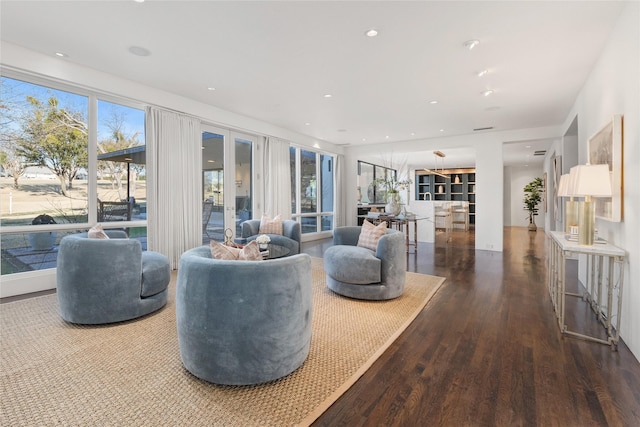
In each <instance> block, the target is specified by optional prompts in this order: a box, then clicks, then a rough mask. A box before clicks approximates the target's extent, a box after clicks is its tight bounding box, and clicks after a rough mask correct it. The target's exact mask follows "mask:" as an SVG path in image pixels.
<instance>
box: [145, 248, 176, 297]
mask: <svg viewBox="0 0 640 427" xmlns="http://www.w3.org/2000/svg"><path fill="white" fill-rule="evenodd" d="M170 280H171V268H170V267H169V259H168V258H167V257H166V256H164V255H162V254H161V253H158V252H153V251H146V252H143V253H142V288H141V291H140V296H142V297H150V296H153V295H156V294H159V293H161V292H162V291H164V290H165V289H167V286H169V281H170Z"/></svg>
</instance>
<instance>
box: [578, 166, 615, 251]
mask: <svg viewBox="0 0 640 427" xmlns="http://www.w3.org/2000/svg"><path fill="white" fill-rule="evenodd" d="M571 176H573V179H570V181H571V182H570V185H571V184H573V190H572V195H573V196H574V197H584V203H583V205H582V209H580V212H579V213H578V227H579V231H578V244H580V245H585V246H591V245H593V241H594V231H595V226H596V214H595V205H594V203H593V201H592V200H591V199H592V198H593V197H611V194H612V193H611V175H610V173H609V166H608V165H590V164H586V165H578V166H574V167H572V168H571V172H570V177H571Z"/></svg>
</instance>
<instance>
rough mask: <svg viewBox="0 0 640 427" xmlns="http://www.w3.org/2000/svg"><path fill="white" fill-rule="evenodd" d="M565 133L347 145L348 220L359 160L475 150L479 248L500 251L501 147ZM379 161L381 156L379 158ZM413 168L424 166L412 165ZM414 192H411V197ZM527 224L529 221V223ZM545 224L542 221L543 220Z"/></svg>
mask: <svg viewBox="0 0 640 427" xmlns="http://www.w3.org/2000/svg"><path fill="white" fill-rule="evenodd" d="M562 134H563V132H562V129H561V128H560V127H559V126H557V127H556V126H552V127H545V128H535V129H519V130H512V131H503V132H483V133H481V134H476V135H460V136H451V137H444V138H442V137H441V138H432V139H422V140H414V141H405V142H401V143H394V144H393V146H392V147H391V146H390V145H389V144H370V145H363V146H352V147H347V148H346V150H345V151H346V152H345V157H346V160H347V163H346V165H347V167H346V169H345V175H346V178H347V179H346V181H345V187H344V188H345V191H346V192H347V209H350V211H348V212H347V221H351V222H350V224H351V223H355V219H356V178H355V176H356V167H357V161H358V160H366V161H371V162H372V163H376V157H375V156H380V155H381V154H383V153H390V152H391V151H393V155H394V156H397V158H402V156H403V155H405V154H406V153H414V152H421V151H424V152H430V151H433V150H440V149H454V148H456V149H457V148H464V149H470V150H473V151H474V152H475V153H476V225H475V242H476V249H483V250H491V251H499V252H501V251H502V249H503V231H504V226H503V218H504V216H505V212H504V210H503V206H504V203H503V198H504V193H503V181H504V177H503V171H504V168H503V165H502V163H503V162H502V149H503V144H504V143H505V142H516V141H531V140H537V139H554V138H558V137H560V136H561V135H562ZM377 162H378V163H379V158H378V159H377ZM409 167H410V168H416V167H424V165H422V166H420V165H411V164H409ZM414 196H415V195H414V194H413V192H412V197H414ZM527 224H528V223H527ZM540 224H542V222H541V223H540Z"/></svg>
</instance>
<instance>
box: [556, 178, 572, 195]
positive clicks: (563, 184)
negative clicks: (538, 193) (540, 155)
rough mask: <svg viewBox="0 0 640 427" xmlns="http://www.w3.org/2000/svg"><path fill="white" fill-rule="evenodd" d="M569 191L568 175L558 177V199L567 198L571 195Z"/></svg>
mask: <svg viewBox="0 0 640 427" xmlns="http://www.w3.org/2000/svg"><path fill="white" fill-rule="evenodd" d="M568 190H569V174H568V173H565V174H564V175H562V176H561V177H560V184H558V197H569V196H571V194H569V193H568Z"/></svg>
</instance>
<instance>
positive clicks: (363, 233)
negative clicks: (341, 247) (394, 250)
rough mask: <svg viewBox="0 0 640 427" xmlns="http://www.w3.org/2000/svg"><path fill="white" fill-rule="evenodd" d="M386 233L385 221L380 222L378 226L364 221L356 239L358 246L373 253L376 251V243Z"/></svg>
mask: <svg viewBox="0 0 640 427" xmlns="http://www.w3.org/2000/svg"><path fill="white" fill-rule="evenodd" d="M386 232H387V223H386V222H385V221H382V222H380V224H378V225H373V224H371V223H370V222H369V221H367V220H366V219H365V220H364V222H363V223H362V229H361V230H360V236H359V237H358V246H360V247H362V248H367V249H371V250H372V251H375V250H377V249H378V241H379V240H380V238H381V237H382V236H384V235H385V233H386Z"/></svg>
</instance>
